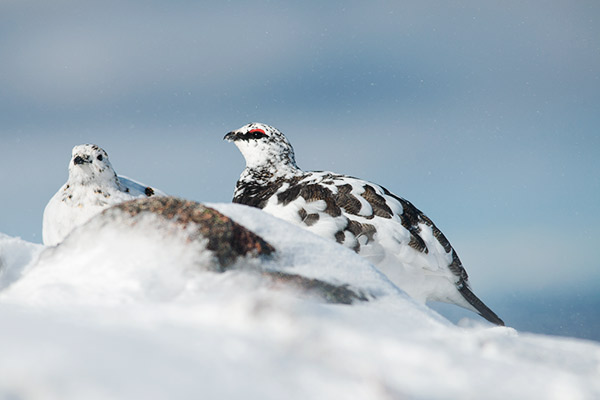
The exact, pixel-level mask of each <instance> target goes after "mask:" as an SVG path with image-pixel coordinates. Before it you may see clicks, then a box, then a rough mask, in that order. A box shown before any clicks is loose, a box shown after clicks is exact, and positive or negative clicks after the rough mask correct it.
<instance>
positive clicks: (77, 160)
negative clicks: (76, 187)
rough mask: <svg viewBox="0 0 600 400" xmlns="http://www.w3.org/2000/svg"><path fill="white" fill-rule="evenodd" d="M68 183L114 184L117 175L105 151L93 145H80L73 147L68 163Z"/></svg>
mask: <svg viewBox="0 0 600 400" xmlns="http://www.w3.org/2000/svg"><path fill="white" fill-rule="evenodd" d="M69 181H71V182H72V183H80V184H90V183H93V182H97V181H108V182H116V181H117V174H116V173H115V171H114V170H113V167H112V165H110V161H108V154H107V153H106V151H104V150H103V149H102V148H100V147H99V146H97V145H95V144H80V145H78V146H75V147H73V152H72V156H71V161H70V162H69Z"/></svg>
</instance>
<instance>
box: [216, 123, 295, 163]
mask: <svg viewBox="0 0 600 400" xmlns="http://www.w3.org/2000/svg"><path fill="white" fill-rule="evenodd" d="M223 139H225V140H228V141H230V142H234V143H235V145H236V146H237V147H238V149H240V151H241V152H242V155H243V156H244V158H245V159H246V167H247V168H250V169H269V168H275V169H278V170H279V169H289V168H292V169H295V168H297V166H296V160H295V158H294V149H293V148H292V145H291V144H290V142H288V140H287V139H286V137H285V136H284V135H283V133H281V132H280V131H279V130H277V129H276V128H274V127H272V126H269V125H267V124H261V123H258V122H253V123H251V124H248V125H244V126H242V127H241V128H239V129H237V130H235V131H232V132H229V133H228V134H227V135H225V137H224V138H223Z"/></svg>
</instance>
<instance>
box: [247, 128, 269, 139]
mask: <svg viewBox="0 0 600 400" xmlns="http://www.w3.org/2000/svg"><path fill="white" fill-rule="evenodd" d="M264 137H267V134H266V133H265V131H263V130H262V129H252V130H250V131H248V132H246V133H244V134H243V135H242V138H243V139H244V140H250V139H261V138H264Z"/></svg>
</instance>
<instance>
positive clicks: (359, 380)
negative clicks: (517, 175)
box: [0, 204, 600, 399]
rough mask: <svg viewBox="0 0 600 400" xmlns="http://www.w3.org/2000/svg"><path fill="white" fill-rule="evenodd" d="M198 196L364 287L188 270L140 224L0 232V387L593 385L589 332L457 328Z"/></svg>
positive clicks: (296, 237)
mask: <svg viewBox="0 0 600 400" xmlns="http://www.w3.org/2000/svg"><path fill="white" fill-rule="evenodd" d="M209 206H211V207H214V208H215V209H217V210H218V211H220V212H222V213H223V214H225V215H227V216H229V217H231V218H232V219H233V220H235V221H236V222H238V223H240V224H242V225H244V226H246V227H247V228H249V229H250V230H252V231H254V232H255V233H257V234H259V235H260V236H261V237H263V238H264V239H265V240H266V241H267V242H269V243H271V244H272V245H273V246H274V247H276V248H277V252H278V255H277V257H276V258H274V259H273V260H271V261H268V262H270V263H272V264H270V265H269V266H268V267H269V268H272V269H277V268H278V269H280V270H282V271H286V272H290V271H293V273H296V274H301V275H302V276H306V277H309V278H316V279H322V280H324V281H328V282H331V283H336V284H339V283H347V284H349V285H351V286H352V287H357V288H361V289H363V290H368V291H370V292H372V293H376V294H377V296H376V297H375V298H374V299H371V300H370V301H368V302H359V303H356V304H354V305H351V306H348V305H336V304H326V303H324V302H321V301H318V300H315V299H312V298H308V299H307V298H304V297H299V296H297V294H296V293H294V292H289V293H288V292H287V291H285V290H273V289H270V288H269V287H267V286H264V285H263V284H262V283H261V281H260V279H259V278H257V277H256V276H253V275H246V274H244V273H242V272H240V271H228V272H225V273H220V274H219V273H214V272H208V271H204V272H202V271H198V270H197V269H196V268H195V267H196V266H197V265H198V264H197V263H198V253H197V251H193V249H192V248H191V246H188V247H186V246H185V245H183V244H182V242H181V241H180V240H178V239H177V238H173V240H168V239H167V238H165V236H164V235H162V234H160V232H153V231H151V230H150V231H149V230H148V229H143V230H141V231H140V232H143V234H138V233H136V231H135V230H133V231H132V230H123V229H118V227H117V228H111V227H110V226H111V225H110V224H109V225H108V227H107V228H106V229H103V230H100V231H98V230H95V229H96V228H97V226H96V227H94V226H93V225H92V226H91V227H88V228H85V229H81V230H79V231H78V234H77V235H76V236H73V237H71V238H70V239H69V240H68V241H67V242H65V243H64V245H60V246H58V247H56V248H48V249H46V250H44V251H43V252H42V246H39V245H34V244H32V243H28V242H25V241H22V240H19V239H17V238H13V237H9V236H6V235H1V234H0V268H1V272H0V319H1V320H2V329H1V330H0V354H2V357H0V377H2V378H0V398H7V399H10V398H15V399H55V398H56V399H59V398H60V399H80V398H86V399H131V398H145V399H162V398H167V397H168V398H199V397H201V398H240V399H241V398H244V399H248V398H261V399H280V398H292V399H295V398H298V399H300V398H302V399H304V398H351V399H352V398H361V399H364V398H369V399H394V398H411V399H415V398H416V399H455V398H488V399H489V398H494V399H495V398H498V399H500V398H502V399H505V398H511V399H515V398H516V399H531V398H544V399H566V398H568V399H594V398H598V397H599V396H600V346H599V345H598V344H597V343H593V342H586V341H581V340H573V339H564V338H554V337H549V336H542V335H531V334H521V333H517V332H516V331H515V330H513V329H511V328H500V327H491V326H490V325H488V324H485V325H483V323H481V324H479V323H477V322H474V323H473V324H472V325H473V327H470V328H464V327H457V326H454V325H452V324H450V323H449V322H447V321H446V320H445V319H443V318H442V317H440V316H439V315H437V314H436V313H435V312H433V311H431V310H430V309H428V308H427V307H425V306H422V305H419V304H417V303H415V302H413V301H412V300H411V299H410V298H408V297H407V296H406V295H405V294H404V293H402V292H401V291H399V290H398V289H396V288H395V286H393V285H392V284H391V283H390V282H389V281H388V280H387V279H386V278H385V277H384V276H383V275H381V274H380V273H379V272H378V271H377V270H376V269H375V268H373V267H372V266H371V265H370V264H369V263H368V262H366V261H365V260H364V259H362V258H361V257H359V256H357V255H356V254H354V253H353V252H351V251H349V250H347V249H345V248H343V247H342V246H338V245H337V244H335V243H331V242H329V241H327V240H325V239H321V238H319V237H317V236H315V235H313V234H311V233H309V232H306V231H304V230H302V229H300V228H295V227H293V226H292V225H290V224H288V223H286V222H284V221H280V220H278V219H276V218H274V217H271V216H269V215H266V214H265V213H263V212H261V211H260V210H256V209H251V208H247V207H244V206H239V205H233V204H210V205H209ZM92 228H94V229H92ZM98 235H100V236H98ZM40 252H41V254H40ZM507 320H508V321H510V319H509V318H507Z"/></svg>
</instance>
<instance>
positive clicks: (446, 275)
mask: <svg viewBox="0 0 600 400" xmlns="http://www.w3.org/2000/svg"><path fill="white" fill-rule="evenodd" d="M224 139H226V140H228V141H232V142H234V143H235V145H236V146H237V147H238V149H239V150H240V151H241V153H242V155H243V156H244V158H245V160H246V168H245V169H244V171H243V172H242V174H241V176H240V178H239V180H238V182H237V184H236V187H235V192H234V197H233V202H234V203H241V204H246V205H249V206H253V207H258V208H261V209H263V210H264V211H266V212H268V213H270V214H273V215H275V216H277V217H280V218H282V219H285V220H287V221H290V222H292V223H295V224H296V225H299V226H302V227H304V228H306V229H308V230H310V231H312V232H314V233H316V234H318V235H320V236H323V237H327V238H331V239H333V240H336V241H337V242H338V243H341V244H343V245H345V246H347V247H350V248H352V249H353V250H355V251H356V252H357V253H358V254H360V255H362V256H364V257H366V258H367V259H369V260H370V261H372V262H373V263H374V264H375V265H376V266H377V267H378V268H379V269H380V270H381V271H382V272H383V273H385V274H386V275H387V276H388V277H389V278H390V279H391V280H392V281H393V282H394V283H395V284H397V285H398V286H399V287H400V288H402V289H403V290H404V291H405V292H407V293H408V294H409V295H410V296H411V297H413V298H415V299H416V300H419V301H422V302H425V301H441V302H446V303H452V304H456V305H458V306H461V307H463V308H466V309H468V310H471V311H474V312H476V313H478V314H480V315H481V316H482V317H483V318H485V319H487V320H488V321H490V322H492V323H494V324H497V325H504V322H503V321H502V320H501V319H500V318H499V317H498V316H497V315H496V314H495V313H494V312H493V311H492V310H491V309H489V308H488V307H487V306H486V305H485V304H484V303H483V302H482V301H481V300H480V299H479V298H478V297H477V296H476V295H475V294H474V293H473V292H472V291H471V288H470V286H469V281H468V275H467V272H466V270H465V268H464V267H463V265H462V263H461V261H460V259H459V258H458V255H457V254H456V252H455V251H454V249H453V248H452V246H451V244H450V242H449V241H448V239H446V237H445V236H444V234H443V233H442V232H441V231H440V230H439V229H438V228H437V227H436V226H435V224H434V223H433V222H432V221H431V220H430V219H429V218H428V217H427V216H426V215H425V214H423V213H422V212H421V211H420V210H418V209H417V208H416V207H415V206H414V205H412V204H411V203H410V202H409V201H407V200H405V199H403V198H401V197H399V196H397V195H395V194H393V193H391V192H390V191H389V190H387V189H386V188H384V187H383V186H380V185H377V184H375V183H372V182H368V181H365V180H362V179H358V178H354V177H351V176H346V175H340V174H336V173H333V172H324V171H311V172H306V171H303V170H301V169H300V168H298V166H297V165H296V161H295V157H294V150H293V148H292V146H291V144H290V143H289V142H288V140H287V138H286V137H285V136H284V135H283V133H281V132H280V131H279V130H277V129H276V128H274V127H272V126H269V125H266V124H262V123H251V124H247V125H244V126H242V127H241V128H239V129H237V130H235V131H232V132H229V133H228V134H227V135H225V137H224Z"/></svg>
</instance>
